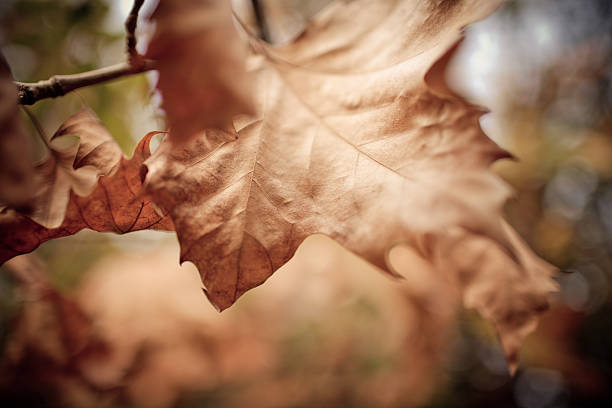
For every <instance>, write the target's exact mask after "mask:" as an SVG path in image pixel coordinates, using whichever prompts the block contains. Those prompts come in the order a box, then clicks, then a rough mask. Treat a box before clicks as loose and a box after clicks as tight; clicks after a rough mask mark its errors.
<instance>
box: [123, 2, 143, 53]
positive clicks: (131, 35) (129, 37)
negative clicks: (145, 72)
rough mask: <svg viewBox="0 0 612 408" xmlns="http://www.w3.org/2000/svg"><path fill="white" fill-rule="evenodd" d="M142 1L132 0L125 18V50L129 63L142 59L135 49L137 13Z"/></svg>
mask: <svg viewBox="0 0 612 408" xmlns="http://www.w3.org/2000/svg"><path fill="white" fill-rule="evenodd" d="M143 3H144V0H134V4H133V5H132V10H131V11H130V14H129V15H128V17H127V19H126V20H125V32H126V51H127V54H128V61H129V62H130V64H131V65H139V64H141V63H142V60H143V58H142V56H141V55H140V54H139V53H138V51H136V24H137V22H138V13H139V12H140V8H141V7H142V4H143Z"/></svg>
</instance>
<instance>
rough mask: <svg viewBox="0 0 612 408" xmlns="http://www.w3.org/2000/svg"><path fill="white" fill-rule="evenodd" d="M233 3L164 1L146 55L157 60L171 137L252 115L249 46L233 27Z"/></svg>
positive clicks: (156, 14) (178, 138)
mask: <svg viewBox="0 0 612 408" xmlns="http://www.w3.org/2000/svg"><path fill="white" fill-rule="evenodd" d="M230 3H231V2H230V1H227V0H172V1H170V0H161V1H160V2H159V5H158V7H157V9H156V10H155V12H154V13H153V15H152V20H153V21H154V22H155V24H156V30H155V34H154V36H153V38H152V40H151V43H150V45H149V48H148V50H147V54H146V56H147V57H148V58H151V59H153V60H155V61H156V68H157V70H158V71H159V79H158V82H157V88H158V89H159V90H160V91H161V94H162V98H163V102H162V107H163V108H164V110H165V111H166V114H167V118H168V122H169V126H170V128H171V129H172V134H171V136H170V137H171V138H172V139H173V140H175V141H183V140H185V139H188V138H189V137H191V136H193V135H194V134H196V133H199V132H201V131H203V130H204V129H206V128H208V127H226V126H228V125H231V123H232V122H231V119H232V117H233V116H234V115H236V114H242V113H251V111H252V107H251V100H250V94H251V85H250V84H251V80H250V79H249V77H248V75H247V72H246V64H245V57H246V55H247V51H248V49H247V47H246V45H245V44H244V42H243V41H240V39H239V37H238V32H237V31H236V30H235V29H234V27H233V26H232V12H231V7H230Z"/></svg>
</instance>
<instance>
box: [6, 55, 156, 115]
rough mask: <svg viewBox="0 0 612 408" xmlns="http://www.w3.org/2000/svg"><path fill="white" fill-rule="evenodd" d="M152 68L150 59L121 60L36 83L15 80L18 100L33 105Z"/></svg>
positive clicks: (23, 103) (152, 64)
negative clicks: (140, 60)
mask: <svg viewBox="0 0 612 408" xmlns="http://www.w3.org/2000/svg"><path fill="white" fill-rule="evenodd" d="M152 69H154V63H153V61H151V60H144V59H143V60H142V63H140V64H137V65H132V64H130V63H127V62H123V63H120V64H116V65H111V66H110V67H106V68H100V69H96V70H93V71H87V72H82V73H80V74H74V75H54V76H52V77H51V78H49V79H47V80H44V81H38V82H36V83H25V82H16V83H15V84H16V85H17V95H18V101H19V103H20V104H21V105H33V104H34V103H36V102H38V101H40V100H41V99H47V98H57V97H58V96H64V95H66V94H67V93H68V92H72V91H74V90H75V89H79V88H83V87H86V86H90V85H96V84H100V83H103V82H107V81H111V80H113V79H117V78H121V77H125V76H128V75H133V74H138V73H141V72H145V71H150V70H152Z"/></svg>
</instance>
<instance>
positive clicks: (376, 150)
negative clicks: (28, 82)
mask: <svg viewBox="0 0 612 408" xmlns="http://www.w3.org/2000/svg"><path fill="white" fill-rule="evenodd" d="M498 4H499V3H498V2H482V1H466V2H462V3H459V2H453V3H448V2H442V3H440V4H434V3H427V2H415V1H410V0H404V1H376V2H371V1H354V2H351V3H348V4H344V3H337V4H335V5H333V6H332V7H329V8H327V9H326V10H324V12H323V13H322V14H321V15H319V16H317V18H316V19H315V20H314V21H313V22H312V23H311V24H310V25H309V26H308V27H307V29H306V30H305V32H304V33H303V34H302V35H301V36H300V37H299V38H297V39H296V40H295V41H294V42H293V43H291V44H289V45H287V46H285V47H280V48H273V47H270V46H268V45H266V44H263V43H261V42H259V41H257V40H255V39H251V41H252V44H253V48H254V49H256V50H257V54H258V55H259V57H260V58H261V60H262V61H261V66H260V67H259V69H258V70H257V72H256V74H257V77H258V81H259V82H258V92H257V94H256V97H257V100H258V103H257V106H258V107H259V112H258V116H257V117H256V118H253V119H252V120H240V121H237V122H236V124H235V127H236V128H237V129H238V130H239V132H238V134H239V135H238V139H237V140H234V138H233V135H232V134H231V133H228V132H224V131H219V130H208V131H207V132H206V134H204V135H201V136H200V137H196V138H193V139H192V140H190V141H188V142H187V143H186V144H185V145H182V146H175V145H172V144H171V143H165V144H162V146H161V147H160V149H159V150H158V152H156V154H155V155H154V156H153V157H152V158H151V159H149V160H148V161H147V163H146V166H147V167H148V169H149V172H148V175H147V179H146V186H147V188H148V190H149V191H150V192H151V194H152V195H153V196H154V199H155V200H156V202H157V203H158V204H160V205H162V206H163V207H164V208H166V209H167V210H168V211H169V213H170V215H171V217H172V219H173V221H174V223H175V226H176V230H177V235H178V237H179V242H180V243H181V260H182V261H186V260H188V261H192V262H194V263H195V264H196V265H197V266H198V269H199V270H200V274H201V276H202V280H203V282H204V285H205V288H206V293H207V295H208V296H209V299H210V300H211V301H212V303H213V304H215V305H216V306H217V307H218V308H219V309H221V310H222V309H225V308H227V307H229V306H230V305H231V304H232V303H233V302H235V301H236V299H237V298H238V297H240V296H241V295H242V294H243V293H245V292H246V291H247V290H249V289H250V288H252V287H254V286H257V285H259V284H261V283H263V282H264V281H265V280H266V279H267V278H268V277H269V276H270V275H271V274H272V273H273V272H274V271H275V270H277V269H278V268H279V267H281V266H282V265H283V264H284V263H286V262H287V261H288V260H289V259H290V258H291V257H292V256H293V254H294V252H295V250H296V249H297V247H298V246H299V245H300V244H301V242H302V241H303V240H304V239H305V238H306V237H307V236H309V235H312V234H315V233H321V234H325V235H327V236H329V237H331V238H332V239H334V240H336V241H337V242H339V243H340V244H341V245H343V246H344V247H346V248H348V249H349V250H351V251H353V252H354V253H356V254H358V255H360V256H362V257H363V258H364V259H366V260H368V261H369V262H371V263H372V264H374V265H376V266H378V267H379V268H381V269H383V270H386V271H387V272H389V273H392V274H395V271H394V269H393V265H392V264H390V263H389V262H388V252H389V251H390V250H391V249H392V248H393V247H394V246H396V245H398V244H409V245H412V246H414V247H416V248H418V249H419V250H420V252H421V256H422V257H423V259H424V260H425V261H427V262H428V263H430V264H431V265H433V266H434V267H435V270H438V271H440V273H442V272H444V273H447V274H450V275H451V276H453V278H452V279H453V280H454V281H456V282H457V286H458V289H459V290H460V291H461V292H462V293H463V294H464V299H465V303H466V305H468V306H470V307H475V308H477V309H478V310H479V311H480V312H481V313H482V314H483V315H484V316H486V317H489V318H490V319H492V320H493V323H494V324H495V325H496V326H497V328H498V329H499V330H500V334H501V336H502V339H503V340H502V342H503V344H504V345H505V348H506V352H507V353H508V355H509V356H515V354H516V349H517V346H518V342H519V341H520V340H521V339H522V338H523V337H524V336H525V335H526V333H527V332H529V331H531V330H533V328H534V324H533V322H534V320H533V319H534V317H535V316H537V315H538V314H539V313H540V312H541V311H542V310H544V309H545V308H546V305H547V301H546V295H547V293H548V291H550V290H554V284H553V283H552V281H551V280H550V275H551V273H552V268H551V267H550V266H548V265H545V264H542V263H540V262H539V261H537V260H535V259H534V258H535V256H534V255H533V254H532V253H526V252H524V251H523V244H517V243H516V242H515V239H514V233H513V232H512V231H509V228H507V226H506V225H505V224H504V222H503V220H502V205H503V203H504V201H505V200H506V198H507V197H508V194H509V192H508V189H507V188H506V187H505V185H503V183H502V182H501V181H500V180H498V179H497V178H496V177H495V176H494V175H493V173H492V172H491V171H490V170H489V166H490V164H491V163H492V162H494V161H495V160H497V159H498V158H500V157H505V156H507V155H506V154H505V152H503V151H502V150H501V149H499V148H498V147H497V146H495V145H494V144H493V143H492V142H491V141H490V140H489V139H488V138H487V137H486V136H485V135H484V134H483V133H482V131H481V130H480V127H479V125H478V119H479V117H480V116H481V114H482V111H481V110H480V109H478V108H476V107H474V106H471V105H470V104H468V103H467V102H465V101H464V100H462V99H461V98H459V97H457V96H455V95H453V94H452V93H451V92H449V91H448V89H447V87H446V84H445V82H444V79H443V77H442V74H443V72H444V67H445V65H446V62H447V61H448V59H449V57H450V56H449V55H446V54H445V53H446V52H447V50H449V49H451V52H452V47H453V46H454V45H455V43H456V42H457V41H458V39H459V38H460V32H459V30H460V29H461V28H462V27H463V26H465V25H467V24H469V23H470V22H473V21H474V20H476V19H478V18H481V17H483V16H485V15H487V14H488V13H490V12H491V11H492V10H493V9H494V8H495V7H497V5H498ZM383 22H384V23H383ZM534 264H537V267H536V268H533V269H532V270H528V268H531V267H532V266H533V265H534ZM509 282H512V285H508V283H509ZM515 284H519V286H515ZM513 360H515V359H514V358H513Z"/></svg>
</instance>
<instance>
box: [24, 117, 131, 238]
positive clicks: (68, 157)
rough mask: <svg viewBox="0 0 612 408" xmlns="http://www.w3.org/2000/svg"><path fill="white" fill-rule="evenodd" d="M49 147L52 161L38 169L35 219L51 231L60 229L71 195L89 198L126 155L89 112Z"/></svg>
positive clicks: (69, 124) (66, 126) (65, 127)
mask: <svg viewBox="0 0 612 408" xmlns="http://www.w3.org/2000/svg"><path fill="white" fill-rule="evenodd" d="M48 146H49V149H50V151H49V157H48V158H47V159H46V160H44V161H43V162H42V163H41V164H39V165H38V166H37V169H36V172H37V174H36V175H37V177H38V178H39V183H38V185H37V187H38V192H37V196H36V199H35V204H34V212H33V213H32V215H31V218H32V219H33V220H34V221H36V222H37V223H39V224H40V225H43V226H45V227H47V228H57V227H59V226H60V225H61V224H62V221H63V220H64V215H65V214H66V207H67V205H68V201H69V199H70V195H71V193H75V194H76V195H77V196H81V197H83V196H87V195H89V194H90V193H91V192H92V191H93V189H94V188H95V187H96V183H97V181H98V177H100V176H104V175H107V174H110V173H111V172H112V171H113V170H114V169H115V167H116V166H117V164H118V163H119V159H120V158H121V157H122V156H123V154H122V152H121V148H119V145H118V144H117V143H115V141H114V139H113V137H112V136H111V135H110V134H109V133H108V131H107V130H106V128H105V127H104V126H103V125H102V123H101V122H100V120H99V119H98V118H97V116H96V115H95V114H94V113H93V112H92V111H91V110H89V109H84V110H82V111H81V112H79V113H77V114H75V115H73V116H71V117H70V118H68V119H67V120H66V121H65V122H64V123H63V124H62V126H60V128H59V129H58V130H57V132H55V134H54V135H53V136H52V137H51V139H50V140H49V143H48Z"/></svg>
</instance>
